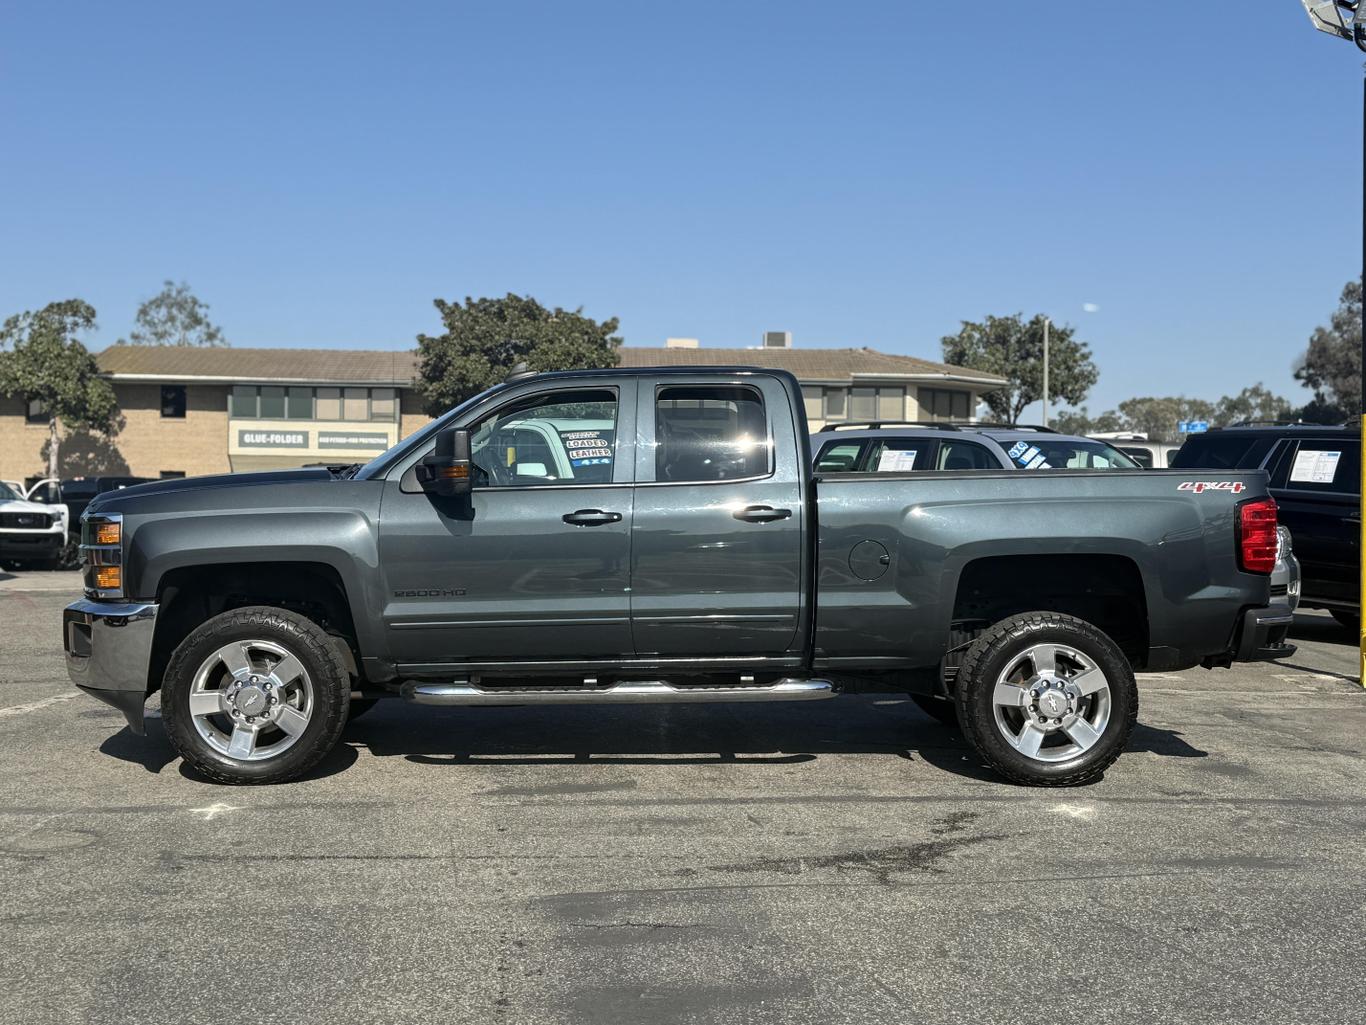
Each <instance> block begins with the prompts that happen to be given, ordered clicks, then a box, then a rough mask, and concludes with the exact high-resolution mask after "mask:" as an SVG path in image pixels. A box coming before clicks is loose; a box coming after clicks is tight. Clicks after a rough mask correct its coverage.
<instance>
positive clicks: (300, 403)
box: [285, 388, 313, 420]
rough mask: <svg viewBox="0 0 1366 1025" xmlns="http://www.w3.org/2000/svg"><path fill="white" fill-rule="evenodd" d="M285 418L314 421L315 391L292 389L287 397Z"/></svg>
mask: <svg viewBox="0 0 1366 1025" xmlns="http://www.w3.org/2000/svg"><path fill="white" fill-rule="evenodd" d="M285 418H286V419H288V420H312V419H313V389H312V388H290V389H289V391H288V393H287V394H286V395H285Z"/></svg>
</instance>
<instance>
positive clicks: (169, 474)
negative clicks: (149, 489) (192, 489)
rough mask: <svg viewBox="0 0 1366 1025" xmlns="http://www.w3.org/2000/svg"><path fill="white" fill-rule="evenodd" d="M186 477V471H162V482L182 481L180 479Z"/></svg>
mask: <svg viewBox="0 0 1366 1025" xmlns="http://www.w3.org/2000/svg"><path fill="white" fill-rule="evenodd" d="M184 476H185V471H184V470H162V471H161V479H162V480H180V478H181V477H184Z"/></svg>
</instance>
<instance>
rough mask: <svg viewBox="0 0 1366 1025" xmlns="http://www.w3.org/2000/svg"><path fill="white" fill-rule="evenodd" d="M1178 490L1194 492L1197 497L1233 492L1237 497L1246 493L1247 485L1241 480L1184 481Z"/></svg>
mask: <svg viewBox="0 0 1366 1025" xmlns="http://www.w3.org/2000/svg"><path fill="white" fill-rule="evenodd" d="M1176 490H1177V491H1194V492H1195V493H1196V494H1197V495H1199V494H1201V493H1203V492H1205V491H1232V492H1233V493H1234V494H1235V495H1236V494H1238V493H1240V492H1243V491H1246V490H1247V485H1246V484H1244V483H1243V482H1242V481H1240V480H1183V481H1182V482H1181V483H1180V484H1178V485H1177V486H1176Z"/></svg>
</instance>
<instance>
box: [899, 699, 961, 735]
mask: <svg viewBox="0 0 1366 1025" xmlns="http://www.w3.org/2000/svg"><path fill="white" fill-rule="evenodd" d="M911 700H912V701H914V702H915V703H916V704H917V705H918V706H919V707H920V710H921V711H922V712H924V713H925V714H926V715H928V716H929V717H930V718H931V719H937V720H938V721H939V722H941V723H943V724H944V725H945V726H952V727H953V728H954V729H955V730H956V729H959V728H960V727H959V725H958V706H957V705H956V704H954V701H953V699H952V698H936V697H931V696H930V695H928V694H912V695H911Z"/></svg>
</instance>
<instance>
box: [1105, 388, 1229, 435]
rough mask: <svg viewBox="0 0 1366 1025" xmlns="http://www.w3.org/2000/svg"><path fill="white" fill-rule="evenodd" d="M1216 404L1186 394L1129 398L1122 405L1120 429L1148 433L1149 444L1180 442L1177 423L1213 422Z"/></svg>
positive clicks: (1120, 407)
mask: <svg viewBox="0 0 1366 1025" xmlns="http://www.w3.org/2000/svg"><path fill="white" fill-rule="evenodd" d="M1214 408H1215V407H1214V403H1212V402H1206V401H1205V400H1204V399H1188V398H1186V396H1184V395H1173V396H1166V397H1163V398H1154V397H1144V398H1136V399H1126V400H1125V401H1123V402H1121V403H1120V404H1119V415H1120V418H1121V419H1122V420H1123V421H1124V427H1122V428H1119V429H1120V430H1130V431H1134V432H1139V433H1143V434H1146V435H1147V436H1148V439H1149V440H1150V441H1180V440H1181V435H1180V433H1179V432H1178V431H1177V429H1176V424H1177V421H1178V420H1213V419H1214Z"/></svg>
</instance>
